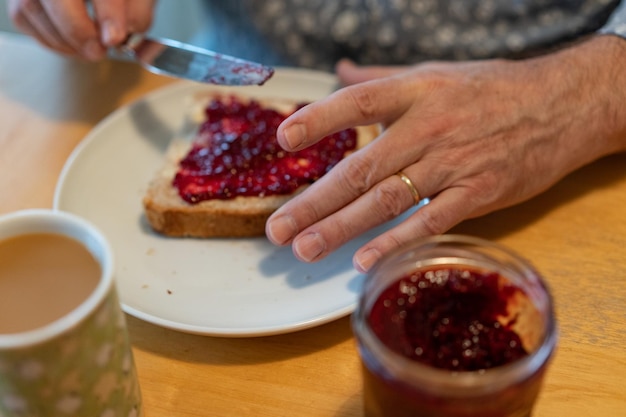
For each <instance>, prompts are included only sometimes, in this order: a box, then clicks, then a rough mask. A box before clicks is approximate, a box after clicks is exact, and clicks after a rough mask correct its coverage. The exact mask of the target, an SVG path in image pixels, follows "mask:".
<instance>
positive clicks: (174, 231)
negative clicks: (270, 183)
mask: <svg viewBox="0 0 626 417" xmlns="http://www.w3.org/2000/svg"><path fill="white" fill-rule="evenodd" d="M211 98H212V97H206V96H205V97H202V98H195V99H194V102H196V103H197V105H195V106H194V109H193V110H192V114H191V119H192V120H193V122H194V124H196V125H197V124H198V123H199V122H201V120H199V119H200V118H202V117H203V116H202V114H203V113H202V112H201V111H200V112H199V111H198V109H203V108H204V106H205V105H206V103H207V102H208V100H209V99H211ZM238 99H239V97H238ZM241 99H242V101H243V100H246V98H244V97H242V98H241ZM259 102H260V103H261V105H262V106H264V107H266V106H267V107H269V108H273V109H276V110H279V111H281V112H283V113H286V112H291V111H293V110H294V109H295V107H296V104H297V103H293V102H286V101H285V100H281V99H279V100H267V99H263V100H259ZM286 109H288V110H287V111H286ZM194 135H195V133H194ZM194 135H192V137H191V138H186V139H177V140H172V142H171V144H170V145H169V148H168V151H167V153H166V156H165V163H164V166H163V168H162V169H161V170H160V171H159V172H158V173H157V174H156V176H155V177H154V178H153V180H152V181H151V183H150V184H149V186H148V190H147V192H146V193H145V195H144V198H143V206H144V213H145V216H146V219H147V220H148V222H149V224H150V225H151V227H152V228H153V229H154V230H155V231H156V232H158V233H161V234H163V235H166V236H172V237H196V238H209V237H252V236H264V235H265V222H266V221H267V219H268V217H269V216H270V215H271V214H272V213H273V212H274V211H275V210H276V209H278V208H279V207H280V206H281V205H283V204H284V203H285V202H287V201H288V200H290V199H291V198H293V197H294V196H295V195H297V194H298V193H300V192H302V191H304V190H305V189H306V188H307V187H308V185H304V186H301V187H300V188H298V189H297V190H295V192H293V193H292V194H287V195H267V196H263V197H255V196H237V197H235V198H232V199H210V200H204V201H200V202H198V203H194V204H191V203H188V202H187V201H185V200H183V199H182V198H181V197H180V195H179V194H178V189H177V188H176V187H174V186H173V185H172V181H173V178H174V176H175V175H176V172H177V171H178V163H179V161H180V160H181V159H182V158H184V157H185V155H186V154H187V152H188V151H189V149H190V147H191V145H192V143H193V140H194ZM377 135H378V127H375V126H365V127H359V128H357V148H360V147H362V146H364V145H365V144H367V143H368V142H370V141H371V140H373V139H374V138H375V137H376V136H377Z"/></svg>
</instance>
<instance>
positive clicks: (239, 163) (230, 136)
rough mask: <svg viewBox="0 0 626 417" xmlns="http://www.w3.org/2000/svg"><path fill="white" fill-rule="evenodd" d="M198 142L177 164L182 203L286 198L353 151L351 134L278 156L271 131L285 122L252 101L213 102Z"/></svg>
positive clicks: (176, 183) (176, 182)
mask: <svg viewBox="0 0 626 417" xmlns="http://www.w3.org/2000/svg"><path fill="white" fill-rule="evenodd" d="M205 116H206V119H205V121H204V122H203V123H202V125H201V126H200V128H199V132H198V138H197V140H196V141H195V142H194V144H193V146H192V148H191V150H190V151H189V153H188V154H187V156H186V157H185V158H183V159H182V160H181V162H180V166H179V170H178V173H177V174H176V176H175V178H174V182H173V184H174V186H175V187H176V188H177V189H178V192H179V194H180V196H181V198H183V199H184V200H185V201H187V202H189V203H192V204H193V203H198V202H200V201H203V200H209V199H231V198H235V197H237V196H260V197H263V196H268V195H279V194H283V195H284V194H291V193H293V192H294V191H295V190H296V189H297V188H299V187H300V186H302V185H305V184H310V183H312V182H314V181H316V180H317V179H319V178H320V177H321V176H322V175H324V174H325V173H326V172H328V171H329V170H330V169H331V168H332V167H333V166H335V165H336V164H337V163H338V162H339V161H340V160H341V159H342V158H343V157H344V156H345V155H346V153H347V152H349V151H351V150H353V149H355V148H356V142H357V141H356V139H357V137H356V130H354V129H346V130H343V131H340V132H337V133H335V134H332V135H329V136H327V137H325V138H324V139H322V140H321V141H320V142H318V143H317V144H315V145H313V146H311V147H309V148H306V149H303V150H301V151H298V152H286V151H284V150H283V149H282V148H281V147H280V145H279V144H278V141H277V139H276V130H277V129H278V126H279V125H280V123H281V122H282V121H283V120H285V118H287V116H288V115H287V114H282V113H280V112H278V111H276V110H273V109H268V108H264V107H262V106H261V105H260V104H259V103H258V102H256V101H250V102H249V103H242V102H241V101H239V100H237V99H236V98H234V97H231V98H229V99H227V100H224V99H215V100H213V101H212V102H211V103H210V104H209V105H208V106H207V107H206V109H205Z"/></svg>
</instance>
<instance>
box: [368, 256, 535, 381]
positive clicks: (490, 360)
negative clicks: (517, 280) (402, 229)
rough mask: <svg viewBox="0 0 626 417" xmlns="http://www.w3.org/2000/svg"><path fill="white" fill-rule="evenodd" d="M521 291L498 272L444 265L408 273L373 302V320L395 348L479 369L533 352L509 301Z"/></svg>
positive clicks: (428, 360)
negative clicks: (517, 328)
mask: <svg viewBox="0 0 626 417" xmlns="http://www.w3.org/2000/svg"><path fill="white" fill-rule="evenodd" d="M520 292H522V290H521V289H520V288H518V287H516V286H513V285H511V284H509V283H508V281H507V280H504V279H503V278H501V277H500V275H499V274H497V273H495V272H494V273H482V272H478V271H474V270H468V269H455V268H440V269H430V270H425V271H419V272H416V273H414V274H413V275H410V276H406V277H403V278H402V279H400V280H398V281H396V282H395V283H394V284H393V285H391V286H390V287H388V288H387V289H385V290H384V291H383V292H382V294H381V295H380V296H379V297H378V299H377V300H376V302H375V303H374V305H373V307H372V310H371V312H370V314H369V324H370V327H371V329H372V330H373V332H374V333H375V334H376V335H377V337H378V338H379V339H380V340H381V341H382V342H383V343H384V344H385V345H386V346H388V347H389V348H390V349H391V350H393V351H395V352H397V353H399V354H401V355H404V356H406V357H408V358H410V359H412V360H415V361H419V362H422V363H424V364H427V365H430V366H434V367H437V368H442V369H449V370H454V371H476V370H483V369H489V368H492V367H496V366H500V365H504V364H507V363H510V362H513V361H515V360H517V359H519V358H522V357H524V356H526V355H527V354H528V352H526V350H525V349H524V347H523V346H522V342H521V340H520V337H519V336H518V334H517V333H516V332H515V331H514V330H513V329H512V326H513V324H514V323H515V318H512V319H507V320H508V321H506V320H503V318H507V317H508V315H509V314H508V308H507V306H508V304H509V301H510V300H512V298H513V297H514V296H515V295H517V294H519V293H520Z"/></svg>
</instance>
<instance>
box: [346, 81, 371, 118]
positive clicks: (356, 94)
mask: <svg viewBox="0 0 626 417" xmlns="http://www.w3.org/2000/svg"><path fill="white" fill-rule="evenodd" d="M346 92H347V93H348V95H349V98H350V100H351V101H352V103H353V104H354V107H355V108H356V110H357V111H358V112H359V115H360V116H361V117H362V118H363V119H365V120H370V119H372V118H373V117H374V116H376V113H377V112H376V109H377V100H376V97H375V96H374V94H373V92H372V91H370V89H369V88H364V87H362V86H361V87H360V86H354V87H350V88H347V89H346Z"/></svg>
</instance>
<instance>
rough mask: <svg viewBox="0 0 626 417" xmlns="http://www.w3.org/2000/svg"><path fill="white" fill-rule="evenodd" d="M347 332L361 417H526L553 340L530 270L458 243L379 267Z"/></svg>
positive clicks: (451, 238) (413, 251)
mask: <svg viewBox="0 0 626 417" xmlns="http://www.w3.org/2000/svg"><path fill="white" fill-rule="evenodd" d="M352 325H353V331H354V334H355V337H356V341H357V347H358V350H359V354H360V357H361V363H362V368H363V387H364V389H363V396H364V407H365V416H366V417H382V416H385V417H409V416H411V417H415V416H417V417H469V416H481V417H528V416H530V415H531V412H532V408H533V405H534V403H535V401H536V398H537V395H538V393H539V391H540V388H541V383H542V379H543V375H544V373H545V370H546V367H547V365H548V363H549V359H550V358H551V356H552V354H553V352H554V349H555V346H556V339H557V331H556V321H555V317H554V311H553V304H552V298H551V295H550V293H549V290H548V289H547V287H546V285H545V283H544V281H543V280H542V278H541V277H540V276H539V274H538V273H537V272H536V271H535V270H534V269H533V267H532V266H531V265H530V264H529V263H528V262H527V261H526V260H524V259H522V258H521V257H519V256H518V255H517V254H515V253H514V252H512V251H510V250H509V249H507V248H505V247H502V246H501V245H498V244H495V243H492V242H489V241H485V240H482V239H477V238H473V237H469V236H458V235H442V236H436V237H431V238H426V239H422V240H419V241H416V242H415V243H413V244H411V245H408V246H406V247H404V248H402V249H400V250H398V251H396V252H395V253H393V254H391V255H389V256H387V257H386V258H384V259H383V260H381V261H380V262H379V263H378V264H377V265H376V266H375V267H374V269H373V270H372V271H371V272H370V273H369V274H368V276H367V278H366V280H365V283H364V289H363V292H362V294H361V298H360V300H359V304H358V306H357V309H356V311H355V313H354V314H353V317H352Z"/></svg>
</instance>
